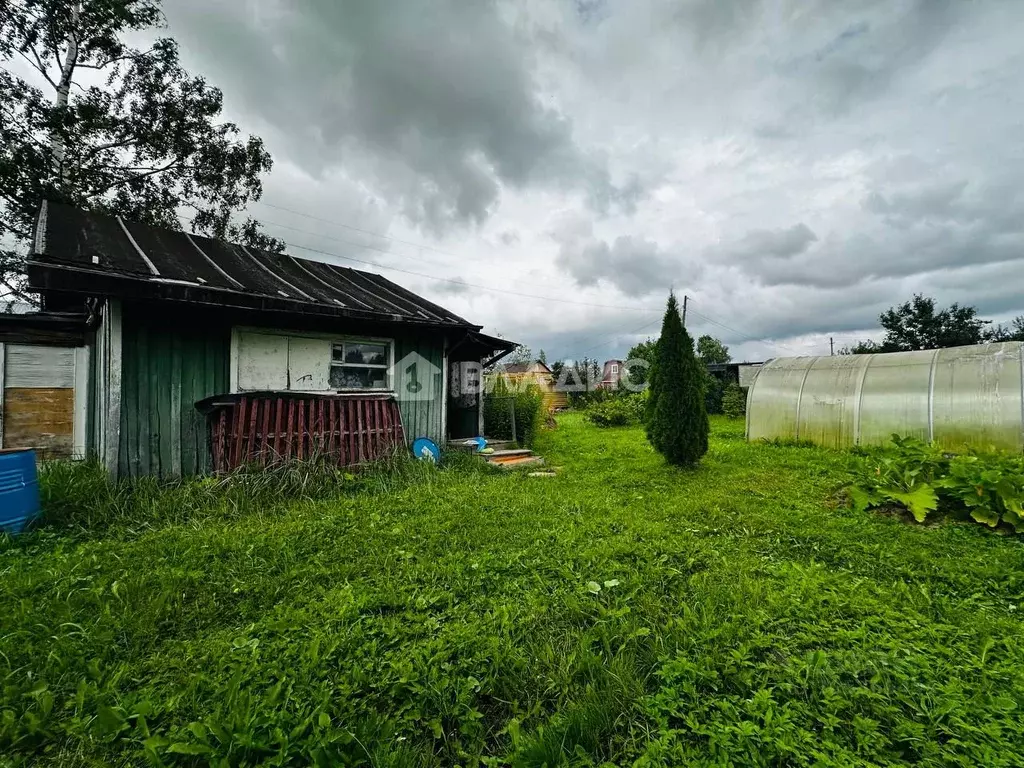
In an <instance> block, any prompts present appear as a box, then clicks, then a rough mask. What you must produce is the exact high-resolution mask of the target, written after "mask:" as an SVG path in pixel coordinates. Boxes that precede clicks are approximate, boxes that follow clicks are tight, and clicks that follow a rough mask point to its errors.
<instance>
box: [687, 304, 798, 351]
mask: <svg viewBox="0 0 1024 768" xmlns="http://www.w3.org/2000/svg"><path fill="white" fill-rule="evenodd" d="M690 314H692V315H696V316H697V317H700V318H702V319H704V320H706V321H707V322H709V323H711V324H713V325H717V326H718V327H719V328H724V329H725V330H727V331H729V332H731V333H735V334H737V335H738V336H739V337H740V338H741V339H744V340H746V341H757V342H760V343H762V344H767V345H769V346H771V347H777V348H779V349H787V350H789V351H790V352H796V353H798V354H802V353H803V350H798V349H795V348H794V347H788V346H786V345H785V344H779V343H778V342H775V341H770V340H768V339H763V338H759V337H757V336H750V335H748V334H746V333H744V332H743V331H739V330H737V329H735V328H732V327H730V326H728V325H726V324H725V323H722V322H719V321H718V320H715V319H714V318H713V317H708V316H707V315H705V314H704V313H702V312H698V311H697V310H695V309H692V308H691V309H690Z"/></svg>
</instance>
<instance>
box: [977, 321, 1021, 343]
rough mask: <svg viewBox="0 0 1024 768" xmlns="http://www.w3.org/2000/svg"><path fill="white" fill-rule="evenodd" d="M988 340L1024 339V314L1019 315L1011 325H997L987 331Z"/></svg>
mask: <svg viewBox="0 0 1024 768" xmlns="http://www.w3.org/2000/svg"><path fill="white" fill-rule="evenodd" d="M986 339H987V340H988V341H1024V315H1018V316H1017V317H1015V318H1013V320H1011V321H1010V323H1009V325H997V326H995V327H994V328H992V329H991V330H990V331H988V333H986Z"/></svg>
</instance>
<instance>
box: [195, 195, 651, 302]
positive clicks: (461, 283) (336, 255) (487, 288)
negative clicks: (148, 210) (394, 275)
mask: <svg viewBox="0 0 1024 768" xmlns="http://www.w3.org/2000/svg"><path fill="white" fill-rule="evenodd" d="M179 218H180V219H182V221H187V219H185V217H184V216H180V215H179ZM188 224H189V226H190V227H191V226H192V223H191V222H188ZM281 242H283V243H284V244H285V245H286V246H288V247H289V248H299V249H300V250H303V251H309V252H310V253H319V254H321V255H322V256H330V257H331V258H335V259H344V260H345V261H353V262H356V263H357V264H366V265H367V266H370V267H373V268H374V269H387V270H391V271H392V272H401V273H403V274H406V275H415V276H416V277H422V278H426V279H427V280H436V281H438V282H442V283H450V284H452V285H458V286H461V287H464V288H476V289H477V290H480V291H488V292H491V293H503V294H507V295H509V296H518V297H520V298H524V299H536V300H538V301H546V302H555V303H559V304H573V305H576V306H580V307H594V308H597V309H617V310H621V311H623V312H644V313H647V314H650V313H652V312H660V310H657V309H644V308H642V307H624V306H618V305H614V304H596V303H593V302H587V301H572V300H571V299H557V298H555V297H553V296H539V295H537V294H532V293H521V292H519V291H508V290H505V289H503V288H493V287H491V286H488V285H479V284H477V283H467V282H466V281H464V280H453V279H451V278H447V277H438V276H436V275H428V274H426V273H425V272H416V271H414V270H411V269H402V268H401V267H391V266H388V265H386V264H381V263H380V262H376V261H367V260H366V259H357V258H356V257H355V256H342V255H341V254H340V253H332V252H331V251H324V250H321V249H320V248H312V247H310V246H308V245H300V244H298V243H291V242H288V241H287V240H282V241H281ZM343 242H344V241H343ZM350 245H357V244H356V243H350ZM359 247H362V248H368V249H369V250H371V251H378V252H380V253H385V254H390V251H384V250H381V249H380V248H374V247H373V246H369V245H363V246H359Z"/></svg>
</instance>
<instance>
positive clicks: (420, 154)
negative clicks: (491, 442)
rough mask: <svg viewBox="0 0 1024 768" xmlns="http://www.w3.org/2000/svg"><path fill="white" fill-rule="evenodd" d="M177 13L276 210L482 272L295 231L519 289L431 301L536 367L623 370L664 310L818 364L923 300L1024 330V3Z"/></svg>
mask: <svg viewBox="0 0 1024 768" xmlns="http://www.w3.org/2000/svg"><path fill="white" fill-rule="evenodd" d="M165 7H166V11H167V14H168V20H169V25H170V31H171V33H172V34H173V35H174V36H175V37H176V38H177V39H178V40H179V41H180V42H181V43H182V46H183V50H184V51H185V53H186V54H187V55H188V56H189V57H190V58H189V59H188V64H189V66H190V67H192V68H195V69H198V70H199V71H201V72H202V73H203V74H205V75H208V76H209V78H210V80H211V82H214V83H216V84H217V85H220V86H221V87H222V88H223V89H224V92H225V98H226V104H227V105H228V107H229V108H230V109H231V113H230V117H231V118H232V119H234V120H237V122H238V123H239V124H240V125H241V126H242V127H243V128H245V129H249V130H252V131H254V132H257V133H259V134H260V135H262V136H264V137H265V138H266V139H267V142H268V145H269V146H270V147H271V149H272V151H273V152H274V155H275V159H276V160H277V161H278V167H277V168H275V171H274V173H273V175H272V176H271V177H270V178H268V180H267V182H266V188H267V198H268V200H277V201H286V203H287V204H289V205H293V206H294V207H296V208H298V207H302V208H303V210H307V209H308V210H312V211H314V212H315V213H316V214H317V215H318V216H320V217H322V218H325V219H332V218H336V219H338V220H340V221H345V222H347V223H350V224H354V225H355V226H357V227H361V228H364V229H369V230H372V231H374V232H392V233H394V234H395V236H396V237H398V238H402V239H404V240H405V241H407V243H408V242H412V241H416V240H422V241H423V242H424V244H425V245H426V247H427V249H430V248H437V249H440V250H441V251H442V252H446V253H458V254H460V257H461V258H460V259H454V260H452V261H451V264H452V267H451V269H450V270H447V271H445V270H443V269H442V268H441V267H440V266H435V265H432V266H431V267H429V268H428V267H426V266H425V265H424V264H420V265H416V264H413V263H412V262H411V261H410V260H409V259H410V258H411V259H413V260H414V261H415V260H416V258H417V257H418V256H419V255H420V253H421V251H419V250H417V249H416V248H415V247H413V246H411V245H408V244H406V245H404V246H402V247H401V248H397V247H395V246H394V245H391V246H389V245H388V244H387V241H386V239H373V240H371V239H364V238H363V236H362V235H359V236H358V237H357V236H356V235H355V234H353V233H352V232H351V231H346V232H344V233H342V232H339V231H337V230H328V229H327V225H323V227H324V229H322V230H321V225H320V224H314V223H311V222H310V221H309V220H301V219H289V220H288V221H289V222H291V223H292V224H294V225H295V226H299V227H303V228H310V229H311V230H316V231H317V232H320V231H324V232H326V231H331V232H333V235H332V236H333V237H340V238H341V239H344V240H353V241H355V242H357V243H361V242H364V241H365V242H368V243H373V244H374V246H375V247H376V248H378V249H379V250H382V251H384V253H381V252H379V251H372V250H371V251H369V253H365V252H364V253H360V251H359V250H358V248H355V247H354V248H353V249H352V250H348V249H346V250H345V251H344V255H346V256H347V255H352V254H359V255H358V258H365V259H367V260H369V261H372V262H375V263H376V262H380V263H381V264H382V265H386V264H393V265H395V266H401V268H403V269H407V270H412V271H414V272H417V273H424V274H426V273H428V272H429V274H430V275H436V276H437V277H441V278H446V279H449V280H452V279H454V280H465V281H466V282H467V283H472V284H473V285H474V286H488V285H489V286H494V287H495V288H498V289H504V290H506V291H508V290H513V291H515V292H516V293H517V294H519V295H517V296H516V298H515V300H511V299H510V297H509V296H508V295H507V294H502V293H501V292H500V291H498V292H494V293H488V292H487V291H485V290H483V289H481V288H480V287H473V288H468V289H464V288H463V287H462V286H461V285H460V284H458V283H450V282H443V281H431V280H429V279H427V278H423V279H422V280H420V281H419V284H418V285H417V287H418V288H419V289H421V290H423V291H424V292H426V293H427V294H428V295H431V294H433V295H435V296H436V297H437V298H438V299H439V300H441V301H442V303H444V304H446V305H449V306H451V308H452V310H453V311H456V312H459V313H460V314H463V315H464V316H466V317H470V318H474V317H481V316H482V317H485V318H486V320H487V322H488V323H490V324H491V325H490V326H489V327H490V328H491V329H492V330H497V331H500V332H502V333H503V334H504V335H506V336H507V337H508V338H512V339H515V340H517V341H523V342H525V343H527V344H529V345H530V346H532V347H533V348H535V349H536V348H539V346H541V344H539V343H538V340H541V341H543V340H545V339H546V340H548V341H549V342H550V343H551V344H552V345H558V346H568V347H571V346H572V340H573V339H575V338H577V337H582V338H586V337H587V335H588V334H587V331H588V329H594V328H597V329H601V330H603V331H615V332H616V333H617V334H618V335H616V336H615V339H616V340H615V341H613V342H611V344H612V346H610V347H609V348H608V349H607V352H608V353H609V355H611V354H612V352H613V348H614V351H615V353H616V354H619V355H621V354H624V353H625V351H626V349H622V348H615V347H614V345H615V344H623V345H624V344H626V343H627V342H628V341H629V339H627V338H625V336H623V334H622V333H621V329H622V328H627V329H628V328H631V327H633V326H634V325H635V324H639V323H637V322H636V321H637V320H638V317H637V316H639V320H640V321H642V319H643V317H644V314H642V313H650V317H652V318H657V316H658V314H659V313H660V310H661V308H662V307H663V298H664V296H663V293H664V292H665V291H666V290H667V288H668V287H670V286H675V288H676V290H677V291H679V292H684V291H685V292H686V293H687V295H688V296H689V297H690V300H691V305H690V306H691V307H693V308H694V312H695V313H701V314H703V315H705V316H706V317H709V318H715V319H717V320H719V321H720V324H719V325H714V324H713V323H709V325H708V326H707V327H706V328H702V329H701V332H712V333H715V334H717V335H720V336H722V337H723V339H724V340H725V341H726V342H727V343H732V344H733V345H737V346H738V345H754V346H747V347H746V348H747V349H760V350H761V353H760V354H764V355H768V354H777V353H778V350H777V349H776V348H775V347H772V346H767V345H763V346H761V347H756V345H757V344H760V343H762V342H761V341H760V340H762V339H768V340H769V341H772V342H773V343H775V342H781V343H782V344H783V345H785V344H786V342H785V339H787V338H804V337H807V336H813V335H814V334H825V337H824V339H825V342H826V349H827V336H828V334H831V333H853V332H856V331H861V330H862V329H870V328H872V327H876V325H877V316H878V313H879V311H881V310H882V309H885V308H886V307H887V306H890V305H891V304H893V303H895V302H898V301H901V300H903V299H905V298H907V297H908V296H909V295H911V294H912V293H913V292H915V291H920V292H924V293H928V294H931V295H934V296H935V297H936V298H937V299H939V300H940V301H943V302H951V301H959V302H960V303H963V304H975V305H976V306H978V308H979V311H980V312H981V313H982V315H983V316H992V315H993V314H995V313H1004V314H1010V313H1020V312H1024V298H1022V294H1021V293H1020V291H1019V290H1018V289H1017V286H1019V285H1021V284H1024V185H1022V184H1021V183H1020V182H1021V179H1024V133H1022V132H1021V130H1020V126H1021V125H1022V124H1024V104H1022V102H1021V100H1020V98H1019V93H1020V84H1021V78H1020V73H1021V72H1024V47H1022V46H1021V45H1020V39H1021V31H1022V29H1024V4H1022V3H1018V2H1010V1H1009V0H1005V1H1002V2H1000V1H998V0H991V1H990V2H974V3H968V2H963V1H961V0H863V2H857V3H837V2H834V0H632V1H631V2H624V1H623V0H564V2H551V1H550V0H480V2H469V1H468V0H465V1H464V2H458V1H457V0H439V2H436V3H429V4H428V3H421V2H413V1H412V0H393V2H387V3H384V2H362V1H357V0H309V1H308V2H305V3H293V2H290V1H289V0H237V1H236V2H227V1H225V2H219V3H210V2H207V1H206V0H165ZM282 170H285V171H286V172H285V174H284V175H283V176H282ZM291 201H295V202H291ZM299 201H301V202H299ZM555 212H558V213H557V214H556V213H555ZM252 213H253V214H254V215H256V216H257V217H259V218H263V219H266V218H267V217H266V216H265V214H266V213H267V212H266V211H264V210H256V209H254V210H253V211H252ZM279 215H280V214H277V213H274V214H273V216H272V217H271V218H275V217H278V216H279ZM272 231H273V229H272ZM275 234H285V233H278V232H275ZM302 237H305V236H304V235H300V234H295V238H296V239H298V238H302ZM308 238H309V239H308V240H306V241H304V242H307V243H308V244H310V245H314V246H317V247H321V248H323V249H324V250H328V251H338V252H341V251H340V250H339V249H341V248H342V247H343V246H342V244H339V243H337V242H335V241H332V240H327V241H324V240H318V239H317V236H316V235H314V234H310V235H309V236H308ZM290 239H291V238H290ZM397 250H401V251H402V253H403V254H404V256H405V257H406V259H405V260H404V261H403V262H402V263H401V264H399V263H398V262H397V261H394V262H392V261H391V259H392V258H396V259H397V258H398V257H397V256H392V252H393V251H397ZM424 252H425V253H427V254H428V255H429V254H430V251H429V250H426V251H424ZM430 258H432V259H435V260H441V261H445V260H447V259H448V257H447V256H444V255H441V254H434V255H432V256H430ZM385 268H386V267H385ZM389 276H392V275H389ZM394 277H396V279H399V281H400V282H401V281H402V280H403V279H411V278H410V277H409V276H408V275H406V277H405V278H403V277H401V275H397V276H394ZM534 293H535V294H537V296H538V297H539V298H537V299H536V300H531V299H530V298H529V296H526V295H523V294H534ZM545 297H567V298H570V299H573V300H575V301H577V302H578V303H577V304H576V305H575V306H574V305H571V304H566V305H561V304H558V303H557V302H552V301H549V300H547V299H546V298H545ZM584 303H585V304H586V305H587V306H583V304H584ZM624 306H625V307H627V308H628V309H629V310H630V311H627V312H619V311H618V309H616V308H617V307H618V308H622V307H624ZM555 317H557V322H555V321H554V320H553V318H555ZM694 322H704V321H703V320H701V318H700V316H699V315H698V314H694ZM552 325H555V326H557V330H556V329H553V328H552ZM726 326H727V327H729V328H732V329H737V330H727V329H726ZM627 335H628V334H627ZM556 336H557V338H556ZM598 341H599V340H598ZM595 343H597V342H595ZM583 346H585V345H581V347H580V348H581V349H582V348H583ZM549 351H550V350H549Z"/></svg>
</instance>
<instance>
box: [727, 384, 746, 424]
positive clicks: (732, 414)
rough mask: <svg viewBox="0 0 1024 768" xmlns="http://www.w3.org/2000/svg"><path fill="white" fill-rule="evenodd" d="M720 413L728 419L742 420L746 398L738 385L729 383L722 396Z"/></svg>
mask: <svg viewBox="0 0 1024 768" xmlns="http://www.w3.org/2000/svg"><path fill="white" fill-rule="evenodd" d="M722 413H724V414H725V415H726V416H727V417H728V418H730V419H742V418H743V417H744V416H745V415H746V413H747V396H746V395H745V394H743V389H742V388H741V387H740V385H739V384H736V383H735V382H731V383H730V384H728V385H727V386H726V388H725V392H724V393H723V394H722Z"/></svg>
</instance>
